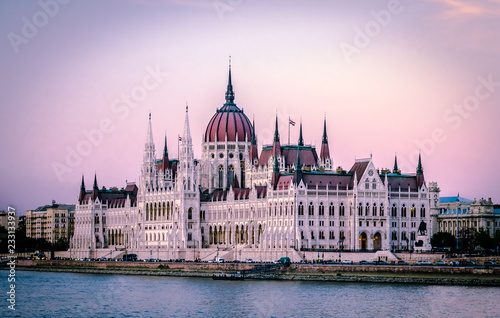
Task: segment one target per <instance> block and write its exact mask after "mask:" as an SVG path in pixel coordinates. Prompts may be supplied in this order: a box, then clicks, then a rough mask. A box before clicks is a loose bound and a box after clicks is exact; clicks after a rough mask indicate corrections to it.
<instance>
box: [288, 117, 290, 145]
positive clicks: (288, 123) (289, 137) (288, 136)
mask: <svg viewBox="0 0 500 318" xmlns="http://www.w3.org/2000/svg"><path fill="white" fill-rule="evenodd" d="M288 145H289V146H290V116H288Z"/></svg>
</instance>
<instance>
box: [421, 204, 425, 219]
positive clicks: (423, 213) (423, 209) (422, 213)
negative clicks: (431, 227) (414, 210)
mask: <svg viewBox="0 0 500 318" xmlns="http://www.w3.org/2000/svg"><path fill="white" fill-rule="evenodd" d="M420 217H421V218H425V207H424V205H423V204H422V207H421V208H420Z"/></svg>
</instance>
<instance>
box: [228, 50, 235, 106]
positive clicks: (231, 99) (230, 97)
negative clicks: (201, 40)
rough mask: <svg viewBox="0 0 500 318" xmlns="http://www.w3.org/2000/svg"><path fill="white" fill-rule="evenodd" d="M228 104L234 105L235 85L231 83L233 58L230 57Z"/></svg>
mask: <svg viewBox="0 0 500 318" xmlns="http://www.w3.org/2000/svg"><path fill="white" fill-rule="evenodd" d="M226 104H234V92H233V84H232V82H231V56H229V78H228V81H227V91H226Z"/></svg>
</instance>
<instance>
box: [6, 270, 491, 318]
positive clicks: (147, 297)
mask: <svg viewBox="0 0 500 318" xmlns="http://www.w3.org/2000/svg"><path fill="white" fill-rule="evenodd" d="M7 275H8V272H7V271H5V270H2V271H0V279H1V280H2V282H1V284H0V286H1V288H2V294H3V295H4V297H3V299H4V300H3V301H2V305H1V308H0V317H324V316H331V317H383V316H395V317H441V316H454V317H464V316H466V317H479V316H480V317H498V315H499V313H500V303H499V299H500V288H498V287H463V286H429V285H403V284H394V285H389V284H361V283H334V282H311V281H307V282H298V281H263V280H248V281H214V280H212V279H207V278H188V277H186V278H181V277H158V276H127V275H92V274H75V273H56V272H30V271H17V272H16V288H15V289H16V306H15V308H16V310H15V311H12V310H10V309H8V307H7V306H8V301H7V297H6V296H5V295H7V294H6V292H8V288H9V284H10V283H8V282H7Z"/></svg>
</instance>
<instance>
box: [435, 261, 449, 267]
mask: <svg viewBox="0 0 500 318" xmlns="http://www.w3.org/2000/svg"><path fill="white" fill-rule="evenodd" d="M436 265H438V266H447V265H448V263H446V262H445V261H437V262H436Z"/></svg>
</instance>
